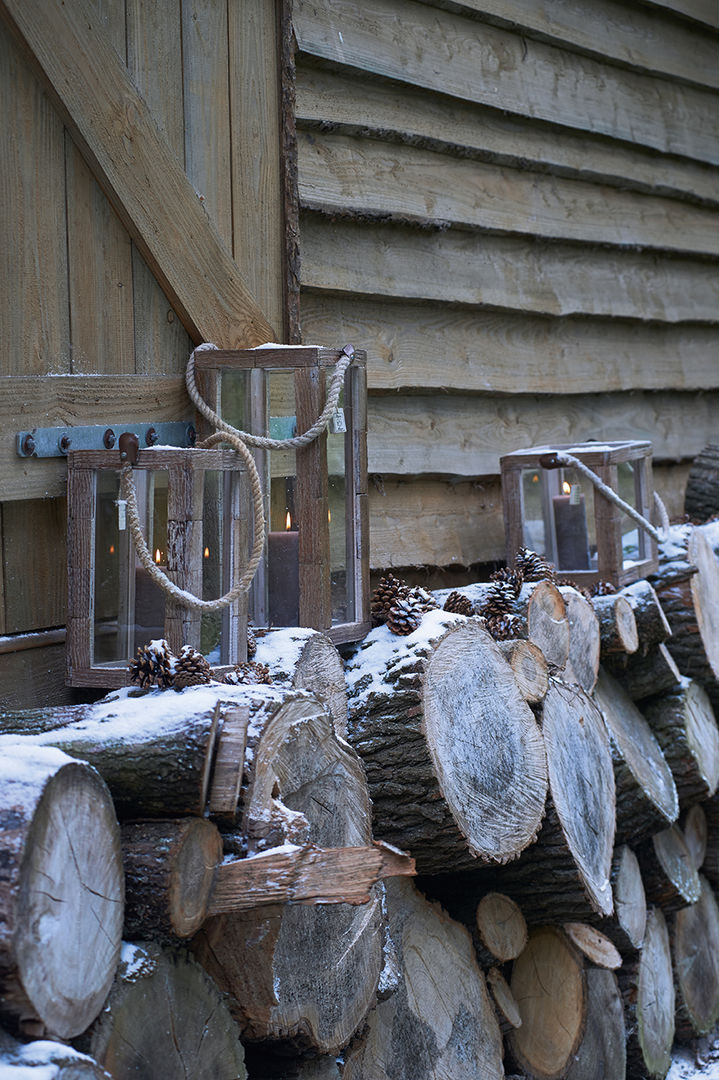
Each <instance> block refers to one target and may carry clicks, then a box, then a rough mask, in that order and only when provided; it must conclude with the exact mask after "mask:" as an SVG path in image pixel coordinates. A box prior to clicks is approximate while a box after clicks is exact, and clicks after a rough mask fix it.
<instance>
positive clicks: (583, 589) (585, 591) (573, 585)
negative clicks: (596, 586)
mask: <svg viewBox="0 0 719 1080" xmlns="http://www.w3.org/2000/svg"><path fill="white" fill-rule="evenodd" d="M558 584H559V585H566V586H567V587H568V588H570V589H576V590H577V592H578V593H581V594H582V596H583V597H584V599H585V600H591V599H592V593H591V590H590V589H587V588H586V587H585V586H584V585H579V584H578V583H577V582H576V581H572V579H571V578H562V580H561V581H560V582H558Z"/></svg>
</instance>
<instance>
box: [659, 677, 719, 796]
mask: <svg viewBox="0 0 719 1080" xmlns="http://www.w3.org/2000/svg"><path fill="white" fill-rule="evenodd" d="M642 711H643V712H644V715H645V716H646V718H647V720H648V721H649V725H650V727H651V729H652V731H653V732H654V734H655V735H656V737H657V741H658V742H659V745H660V746H661V748H662V751H663V753H664V757H665V758H666V761H667V764H668V765H669V768H670V769H671V770H672V775H673V776H674V783H675V784H676V787H677V794H678V795H679V803H680V805H681V806H687V805H689V804H690V803H692V802H697V801H699V800H701V799H705V798H707V797H708V796H710V795H713V794H714V792H715V791H716V790H717V785H719V727H717V722H716V717H715V716H714V710H713V708H712V705H711V702H710V700H709V698H708V696H707V693H706V691H705V690H704V688H703V687H702V686H700V684H699V683H698V682H697V681H696V680H695V679H687V678H684V679H682V682H681V685H680V687H679V688H678V690H677V691H676V692H674V693H671V694H666V695H665V696H663V697H657V698H651V699H649V700H647V701H645V702H644V705H643V707H642Z"/></svg>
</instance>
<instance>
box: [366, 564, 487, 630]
mask: <svg viewBox="0 0 719 1080" xmlns="http://www.w3.org/2000/svg"><path fill="white" fill-rule="evenodd" d="M439 606H440V605H439V604H438V603H437V601H436V600H435V599H434V597H433V596H432V594H431V593H429V592H427V590H426V589H422V588H420V587H419V586H415V587H414V588H412V587H410V586H409V585H408V584H407V583H406V581H403V580H402V579H401V578H396V577H395V576H394V574H386V575H385V577H383V578H382V579H381V580H380V583H379V585H378V586H377V588H376V589H375V591H374V593H373V595H372V625H373V626H383V625H386V626H387V628H388V629H389V630H391V631H392V633H393V634H400V635H405V634H411V633H412V632H413V631H414V630H416V629H417V627H418V626H419V624H420V623H421V621H422V616H423V615H424V613H425V612H427V611H433V610H435V609H437V608H438V607H439ZM444 610H445V611H453V612H456V613H457V614H460V615H474V607H473V606H472V603H471V601H470V600H468V599H467V598H466V597H465V596H462V595H461V594H460V593H458V592H452V593H450V594H449V596H448V597H447V600H446V602H445V605H444Z"/></svg>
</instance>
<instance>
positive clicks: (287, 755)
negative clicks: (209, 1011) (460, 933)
mask: <svg viewBox="0 0 719 1080" xmlns="http://www.w3.org/2000/svg"><path fill="white" fill-rule="evenodd" d="M245 690H247V691H249V692H250V698H249V700H250V704H251V715H250V724H249V727H248V738H247V752H246V762H245V773H246V782H245V786H244V787H243V798H242V815H241V819H240V822H239V837H240V841H241V844H242V846H243V848H244V850H245V852H247V853H249V854H250V855H256V854H257V853H258V852H262V851H267V850H268V849H269V848H271V847H273V846H276V845H278V844H280V845H281V844H284V843H287V842H290V843H294V844H297V843H300V844H302V845H304V844H307V843H309V844H315V845H317V846H319V847H321V848H343V847H367V846H369V845H370V843H371V807H370V801H369V796H368V792H367V783H366V780H365V776H364V771H363V769H362V763H361V761H360V760H359V758H358V757H357V755H356V754H355V753H354V751H353V750H352V749H351V748H350V747H349V746H347V744H346V743H344V742H342V741H341V740H339V739H338V738H337V737H336V735H335V733H334V728H333V725H332V720H331V718H330V716H329V714H328V713H327V711H326V710H325V708H324V707H323V706H322V705H321V704H320V703H319V702H318V701H316V700H315V699H314V698H313V697H311V696H310V695H309V694H308V693H307V692H306V691H298V690H287V689H281V688H276V687H245ZM229 846H230V849H231V850H233V851H235V852H236V851H237V846H236V844H235V842H234V841H233V840H232V838H231V837H230V838H229ZM246 861H247V862H253V863H257V862H258V861H259V860H256V859H248V860H246ZM377 888H379V887H377ZM193 950H194V952H195V955H196V956H197V957H198V959H200V961H201V962H202V964H203V965H204V966H205V968H206V969H207V970H208V971H209V973H210V974H211V975H212V976H213V978H214V979H215V980H216V982H217V983H218V984H219V986H220V987H221V989H222V990H224V991H227V992H228V993H230V994H232V996H233V998H234V1001H233V1004H232V1009H233V1013H234V1015H235V1016H236V1018H237V1019H238V1021H239V1022H240V1025H241V1027H242V1029H243V1031H244V1033H245V1035H246V1036H247V1037H248V1038H251V1039H255V1040H285V1041H287V1043H288V1044H289V1043H290V1042H292V1043H293V1044H294V1045H295V1046H296V1048H298V1049H299V1048H303V1047H310V1048H312V1049H314V1050H316V1051H318V1052H320V1053H322V1054H330V1053H334V1052H336V1051H337V1050H338V1049H339V1048H340V1047H342V1046H344V1045H345V1044H346V1043H347V1041H348V1040H349V1038H350V1037H351V1035H352V1034H353V1032H354V1031H355V1029H356V1028H357V1027H358V1025H359V1024H360V1023H361V1022H362V1020H363V1019H364V1017H365V1015H366V1013H367V1011H368V1009H369V1008H370V1006H371V1005H372V1004H373V1003H374V1000H375V992H376V989H377V983H378V979H379V975H380V971H381V968H382V914H381V906H380V901H379V899H377V893H376V892H375V893H374V894H373V898H372V900H371V902H370V903H369V904H367V905H365V906H359V907H353V906H350V905H347V904H333V905H328V906H322V905H306V904H300V903H298V904H289V905H287V904H285V905H282V906H280V905H279V904H275V905H270V906H265V907H263V908H261V909H257V910H254V911H245V912H242V911H240V912H233V913H228V914H220V915H216V916H213V917H212V918H210V919H208V921H207V922H206V923H205V925H204V926H203V928H202V930H201V931H200V932H199V934H197V935H196V937H195V938H194V939H193Z"/></svg>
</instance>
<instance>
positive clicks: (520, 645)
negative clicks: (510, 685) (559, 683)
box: [497, 638, 549, 705]
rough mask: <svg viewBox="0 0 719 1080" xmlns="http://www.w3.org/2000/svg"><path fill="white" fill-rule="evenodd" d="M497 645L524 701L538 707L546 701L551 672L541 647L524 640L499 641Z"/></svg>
mask: <svg viewBox="0 0 719 1080" xmlns="http://www.w3.org/2000/svg"><path fill="white" fill-rule="evenodd" d="M497 645H498V647H499V651H500V652H501V654H502V656H503V657H504V659H505V660H506V661H507V663H508V664H509V666H510V667H511V669H512V671H513V672H514V677H515V679H516V680H517V686H518V687H519V692H520V693H521V695H522V697H523V698H524V700H525V701H526V702H528V704H530V705H538V704H539V703H540V702H541V701H544V695H545V694H546V693H547V687H548V686H549V681H548V680H549V671H548V668H547V660H546V657H545V655H544V653H543V652H542V650H541V649H540V648H539V646H538V645H535V644H534V642H532V641H525V640H524V638H512V639H511V640H510V641H498V642H497Z"/></svg>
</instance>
